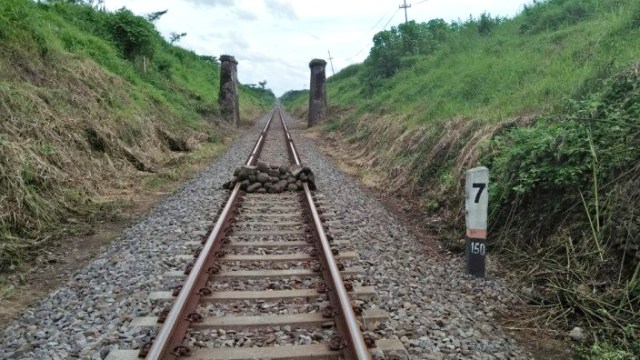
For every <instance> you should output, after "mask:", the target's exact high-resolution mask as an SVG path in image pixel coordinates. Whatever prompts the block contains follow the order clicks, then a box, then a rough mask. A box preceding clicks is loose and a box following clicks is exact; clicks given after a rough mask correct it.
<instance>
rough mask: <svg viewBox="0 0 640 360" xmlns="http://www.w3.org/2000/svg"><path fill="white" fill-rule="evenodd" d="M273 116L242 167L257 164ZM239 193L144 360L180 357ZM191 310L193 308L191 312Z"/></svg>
mask: <svg viewBox="0 0 640 360" xmlns="http://www.w3.org/2000/svg"><path fill="white" fill-rule="evenodd" d="M274 115H275V111H273V112H272V113H271V116H270V117H269V120H268V121H267V124H266V125H265V126H264V129H263V130H262V132H261V133H260V137H259V138H258V141H257V143H256V146H255V147H254V148H253V151H252V152H251V155H249V158H248V159H247V161H246V164H245V165H253V164H254V163H255V162H256V161H257V159H258V155H259V154H260V151H261V150H262V146H263V145H264V139H265V137H266V134H267V131H268V130H269V126H270V125H271V121H272V120H273V117H274ZM239 193H240V183H237V184H236V186H235V187H234V188H233V191H232V193H231V195H230V196H229V199H228V200H227V203H226V204H225V206H224V209H223V210H222V212H221V213H220V216H219V217H218V220H217V221H216V224H215V226H214V228H213V230H212V231H211V233H210V234H209V237H208V238H207V241H206V243H205V244H204V246H203V248H202V251H201V252H200V255H199V256H198V259H197V260H196V262H195V264H194V265H193V268H192V269H191V272H190V273H189V276H188V277H187V280H186V281H185V283H184V284H183V285H182V289H181V290H180V294H179V295H178V298H177V299H176V301H175V303H174V305H173V307H172V308H171V311H170V312H169V314H168V315H167V318H166V320H165V322H164V324H163V326H162V327H161V328H160V331H159V333H158V335H157V336H156V338H155V340H154V341H153V344H152V345H151V349H150V350H149V353H148V354H147V356H146V359H147V360H164V359H176V358H178V357H179V356H180V355H178V354H176V353H175V349H176V347H178V346H180V345H182V341H183V340H184V336H185V335H186V331H187V329H188V328H189V320H188V319H187V316H188V315H189V314H190V313H191V312H192V311H194V310H195V306H197V304H198V302H199V301H200V296H201V295H200V294H199V293H198V291H197V290H198V289H199V288H200V287H199V285H200V286H202V285H201V284H203V283H204V284H206V281H207V278H208V276H209V274H208V273H206V272H205V270H207V269H208V266H207V265H209V266H210V263H211V262H212V261H213V259H212V257H213V255H214V254H215V250H216V247H217V248H219V247H220V240H221V238H222V237H223V236H224V232H223V231H222V230H223V229H225V228H226V227H227V226H228V225H229V220H230V216H231V215H232V213H233V209H234V208H235V206H236V204H237V200H238V194H239ZM194 304H195V305H194ZM191 307H193V309H192V308H191Z"/></svg>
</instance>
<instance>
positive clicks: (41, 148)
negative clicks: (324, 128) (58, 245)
mask: <svg viewBox="0 0 640 360" xmlns="http://www.w3.org/2000/svg"><path fill="white" fill-rule="evenodd" d="M127 31H128V33H127ZM131 34H133V36H129V35H131ZM0 42H1V43H2V46H1V47H0V119H2V121H0V194H5V195H4V196H0V271H3V270H6V269H8V268H15V266H16V265H18V266H19V265H20V264H22V263H23V262H24V261H25V260H28V259H29V258H30V255H31V254H32V253H33V251H35V250H37V249H38V246H39V244H41V241H42V239H49V238H51V237H57V236H60V235H61V234H63V233H64V229H65V228H68V227H69V226H68V224H67V219H70V218H74V219H79V220H80V221H90V220H91V219H92V218H95V217H96V216H98V215H97V214H100V213H102V212H105V211H110V209H112V208H113V206H112V205H109V204H119V203H120V202H121V201H120V200H119V199H121V198H123V197H124V198H126V192H127V191H131V189H136V188H143V189H144V188H145V180H146V179H148V177H149V174H150V173H153V174H157V176H158V179H155V180H146V181H148V183H147V184H146V186H147V187H148V189H153V188H155V187H160V188H162V187H164V186H165V185H164V184H163V181H164V180H162V177H163V176H168V175H171V176H170V177H169V180H179V179H184V176H185V175H187V174H189V173H192V172H193V171H195V170H196V168H197V166H196V165H198V164H201V163H202V162H203V161H205V158H207V159H210V158H212V157H214V156H216V155H217V154H218V153H219V150H220V149H219V148H220V146H218V144H221V143H222V140H223V139H225V138H227V137H228V136H229V135H230V134H231V131H232V130H230V129H229V128H228V127H226V126H225V125H224V122H223V120H222V119H220V117H219V108H218V91H219V79H220V67H219V64H218V62H217V61H216V59H214V58H212V57H206V56H200V55H198V54H196V53H194V52H192V51H188V50H185V49H182V48H179V47H177V46H173V45H171V44H169V43H167V41H165V40H164V39H163V38H162V37H161V35H160V34H159V33H158V32H157V30H156V29H155V27H154V26H153V24H151V23H149V22H147V21H146V20H145V19H144V18H142V17H139V16H135V15H134V14H132V13H131V12H129V11H126V10H119V11H117V12H102V11H96V10H94V9H93V8H91V7H90V6H88V5H78V4H73V3H70V2H51V3H49V2H46V3H44V2H43V3H39V2H38V3H37V2H34V1H31V0H5V1H2V2H0ZM274 100H275V98H274V97H273V94H271V93H270V91H256V90H255V89H251V88H249V87H247V86H244V85H241V86H240V102H241V104H240V112H241V118H242V119H243V120H244V121H251V120H253V119H255V118H256V116H257V115H258V114H259V113H261V112H263V111H265V110H266V108H267V107H269V106H271V104H272V103H273V101H274ZM161 134H164V135H161ZM172 143H173V144H178V143H180V144H188V146H189V148H190V149H191V150H192V151H191V152H190V153H188V154H186V153H182V152H179V151H176V149H173V150H172V149H171V144H172ZM213 143H216V144H213ZM209 148H215V149H216V151H212V150H207V151H204V150H203V149H209ZM181 163H187V164H192V163H193V164H192V165H193V166H190V167H184V168H181V167H180V166H179V164H181ZM180 171H183V172H184V174H182V173H180V174H178V173H177V172H180ZM167 174H168V175H167ZM148 189H147V190H148ZM7 194H10V195H7Z"/></svg>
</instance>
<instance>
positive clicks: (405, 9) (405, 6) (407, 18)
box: [399, 0, 411, 24]
mask: <svg viewBox="0 0 640 360" xmlns="http://www.w3.org/2000/svg"><path fill="white" fill-rule="evenodd" d="M410 7H411V4H409V5H407V0H404V5H400V6H399V8H400V9H404V23H405V24H406V23H408V22H409V17H408V16H407V9H408V8H410Z"/></svg>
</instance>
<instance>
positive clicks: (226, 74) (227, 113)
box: [218, 55, 240, 127]
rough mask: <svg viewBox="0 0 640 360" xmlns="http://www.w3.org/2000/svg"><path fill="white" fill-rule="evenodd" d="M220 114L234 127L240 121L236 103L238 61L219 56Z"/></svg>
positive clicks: (226, 56) (229, 57)
mask: <svg viewBox="0 0 640 360" xmlns="http://www.w3.org/2000/svg"><path fill="white" fill-rule="evenodd" d="M218 104H220V113H221V114H222V117H223V119H225V120H227V121H229V122H230V123H232V124H233V125H234V126H236V127H237V126H238V122H239V121H240V104H239V103H238V61H237V60H236V59H235V58H234V57H233V56H230V55H220V95H219V96H218Z"/></svg>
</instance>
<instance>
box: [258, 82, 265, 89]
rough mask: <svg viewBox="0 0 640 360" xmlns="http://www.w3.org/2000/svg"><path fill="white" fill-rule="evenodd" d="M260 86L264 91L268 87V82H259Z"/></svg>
mask: <svg viewBox="0 0 640 360" xmlns="http://www.w3.org/2000/svg"><path fill="white" fill-rule="evenodd" d="M258 85H259V86H260V89H262V90H264V89H265V88H266V87H267V80H263V81H260V82H258Z"/></svg>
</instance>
